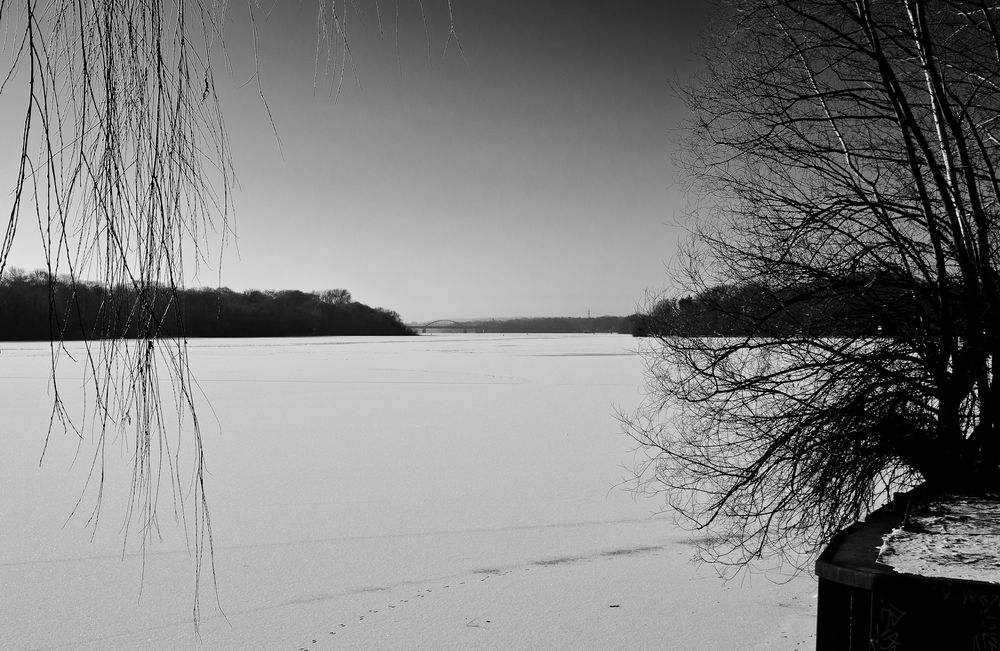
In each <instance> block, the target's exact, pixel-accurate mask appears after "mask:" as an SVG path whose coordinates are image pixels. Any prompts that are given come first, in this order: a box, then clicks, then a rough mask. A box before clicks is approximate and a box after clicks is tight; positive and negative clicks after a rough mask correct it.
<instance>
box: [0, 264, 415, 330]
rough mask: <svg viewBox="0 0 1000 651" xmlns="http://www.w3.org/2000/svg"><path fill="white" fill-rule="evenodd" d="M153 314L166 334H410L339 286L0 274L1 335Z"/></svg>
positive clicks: (125, 325)
mask: <svg viewBox="0 0 1000 651" xmlns="http://www.w3.org/2000/svg"><path fill="white" fill-rule="evenodd" d="M139 291H142V292H143V297H144V300H143V301H139V300H138V298H139V294H138V292H139ZM143 304H145V305H152V306H153V309H152V310H148V309H145V308H143ZM151 315H157V317H156V318H155V319H154V320H155V321H156V327H155V330H156V332H157V333H158V336H164V337H170V336H176V335H178V334H179V333H181V332H183V334H184V335H185V336H187V337H303V336H314V335H412V334H414V332H413V330H411V329H410V328H408V327H406V326H405V325H404V324H403V323H402V321H400V319H399V315H398V314H396V313H395V312H392V311H390V310H386V309H382V308H373V307H369V306H367V305H365V304H364V303H357V302H355V301H353V300H352V298H351V294H350V292H348V291H347V290H343V289H337V290H327V291H324V292H314V293H307V292H301V291H297V290H281V291H257V290H249V291H244V292H235V291H233V290H231V289H227V288H225V287H222V288H218V289H214V288H213V289H208V288H205V289H180V290H177V291H171V290H170V289H169V288H167V287H160V286H155V287H144V288H141V290H137V289H136V288H134V287H131V286H127V285H122V286H118V287H114V288H113V289H111V290H108V289H107V288H106V287H104V286H103V285H101V284H97V283H86V282H77V283H75V284H74V283H71V282H70V281H69V280H67V279H63V278H57V279H51V281H50V278H49V276H48V275H47V274H46V273H45V272H42V271H35V272H31V273H24V272H22V271H20V270H16V269H12V270H9V271H8V272H7V273H5V274H4V275H3V276H2V277H0V340H4V341H23V340H45V339H49V338H50V337H55V338H59V337H61V338H63V339H67V340H75V339H84V338H87V339H102V338H109V337H114V336H118V337H135V336H136V333H137V332H138V327H137V326H138V323H139V322H140V320H142V319H147V323H149V319H153V317H152V316H151Z"/></svg>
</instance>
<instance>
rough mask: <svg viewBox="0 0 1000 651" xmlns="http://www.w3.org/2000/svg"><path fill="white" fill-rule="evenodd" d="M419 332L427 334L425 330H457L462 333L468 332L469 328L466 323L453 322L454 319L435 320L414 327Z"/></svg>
mask: <svg viewBox="0 0 1000 651" xmlns="http://www.w3.org/2000/svg"><path fill="white" fill-rule="evenodd" d="M415 327H416V328H417V329H418V330H420V332H427V329H428V328H430V329H431V330H459V329H461V330H462V332H468V331H469V328H471V327H472V326H470V325H469V324H468V323H462V322H461V321H455V320H454V319H437V320H435V321H430V322H428V323H425V324H424V325H418V326H415Z"/></svg>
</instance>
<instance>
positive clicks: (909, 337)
mask: <svg viewBox="0 0 1000 651" xmlns="http://www.w3.org/2000/svg"><path fill="white" fill-rule="evenodd" d="M731 9H732V10H733V11H732V12H731V13H730V14H729V18H728V19H726V20H724V21H722V23H720V25H719V28H718V31H717V32H716V36H715V37H713V40H712V41H711V42H710V44H709V45H708V46H707V47H706V67H705V73H704V76H703V78H702V79H701V80H699V83H697V84H696V85H694V86H693V87H692V88H690V89H689V90H687V91H686V98H687V101H688V103H689V106H690V108H691V109H692V112H693V116H694V117H693V122H692V125H691V129H690V131H689V136H690V142H689V143H688V144H689V149H688V150H687V151H688V155H687V160H686V161H685V164H686V166H687V169H688V171H689V174H690V179H691V190H692V192H693V193H699V196H700V200H699V203H698V205H699V213H698V214H699V219H698V222H697V226H696V227H695V228H694V237H693V238H692V241H691V244H690V246H689V247H688V248H687V249H686V250H685V254H684V256H683V259H684V264H683V265H682V266H683V270H684V271H683V274H682V277H683V279H684V282H685V283H686V284H687V285H688V287H689V288H690V289H691V291H694V292H695V293H697V294H699V295H700V296H702V297H704V298H705V300H711V293H710V292H707V291H706V290H708V289H709V288H711V287H714V286H717V285H722V284H725V285H727V286H729V287H737V288H741V290H742V291H743V292H744V294H745V293H746V290H747V288H753V291H754V293H755V294H756V295H757V297H758V300H756V301H755V302H756V305H755V307H754V308H753V309H747V308H746V306H745V305H744V306H743V307H740V308H736V307H734V306H733V305H732V304H731V303H726V302H725V301H722V300H719V301H717V302H716V305H715V308H716V309H717V310H719V311H720V312H724V313H726V314H727V315H728V316H729V317H730V319H729V322H730V323H732V322H738V323H739V324H740V326H739V328H738V329H737V332H738V334H734V332H733V331H732V330H730V331H728V332H725V333H713V332H704V331H703V332H699V333H697V334H698V335H701V336H693V334H692V333H690V332H689V333H685V334H683V335H680V334H672V333H671V332H670V328H669V327H667V326H664V327H661V328H659V329H657V328H655V327H654V328H653V330H654V331H655V332H659V333H660V336H659V337H658V339H657V340H656V341H655V343H651V344H649V345H647V346H646V349H645V355H646V359H647V361H648V365H649V371H650V373H649V380H650V384H649V393H648V399H647V401H646V403H645V405H644V407H643V408H641V409H640V410H639V411H638V412H637V413H636V414H634V415H633V416H631V417H629V418H626V419H625V422H626V428H627V431H628V432H629V433H630V434H631V435H632V436H633V437H634V438H635V439H636V440H637V441H638V442H639V443H640V444H641V445H640V448H641V449H642V450H643V451H644V452H645V453H646V456H645V460H646V462H645V463H643V464H642V465H641V467H640V468H639V469H638V475H639V480H640V482H641V484H642V486H644V487H645V488H646V489H648V490H650V491H665V492H666V494H667V495H668V500H669V502H670V504H671V505H672V506H674V507H675V508H676V509H678V510H679V512H680V513H681V514H683V516H685V517H687V518H690V521H691V522H692V523H693V524H694V525H695V526H698V527H707V528H708V529H709V530H710V531H711V532H713V533H714V536H712V537H710V538H709V539H710V540H712V541H713V542H712V543H711V544H709V545H708V546H707V548H706V549H705V552H706V554H705V556H706V557H707V558H708V559H709V560H713V561H717V562H719V563H723V564H734V565H735V566H736V567H744V566H746V565H748V564H751V563H753V562H754V561H755V560H756V559H759V558H762V557H766V556H768V555H769V554H775V553H776V554H778V555H779V556H781V557H785V558H789V559H791V558H795V557H798V558H802V557H801V556H797V555H798V554H800V553H802V552H807V556H806V558H808V553H811V552H815V551H816V550H817V549H818V548H819V547H820V546H821V545H822V544H823V543H825V542H826V541H828V540H829V538H830V537H831V535H832V534H833V533H835V532H836V531H837V530H839V529H841V528H843V527H844V526H846V525H847V524H850V523H851V522H853V521H855V520H856V519H859V518H861V517H863V516H864V515H865V514H866V513H867V512H868V511H869V510H870V509H872V508H873V506H874V505H876V504H877V502H878V501H879V500H880V499H881V498H882V497H883V496H885V495H886V494H888V493H889V492H890V491H892V490H894V489H898V488H900V487H905V486H912V485H915V484H917V483H920V482H926V483H927V484H929V485H930V487H931V488H932V489H934V490H940V491H983V490H989V489H996V488H997V487H998V485H1000V447H998V439H997V436H998V430H997V427H998V415H997V409H1000V395H998V390H1000V389H998V379H1000V376H998V374H1000V368H998V367H997V358H996V355H997V353H998V352H1000V351H998V346H1000V313H998V308H1000V290H998V284H997V283H998V278H997V263H998V261H1000V257H998V255H1000V254H998V249H997V237H998V227H1000V179H998V177H997V173H996V167H997V165H1000V141H998V140H997V136H998V135H1000V134H998V132H997V129H998V125H1000V7H997V6H995V5H994V4H993V3H989V2H984V1H981V0H973V1H959V0H956V1H945V0H940V1H937V0H935V1H932V0H923V1H922V0H895V1H892V2H888V1H887V2H871V1H870V0H747V1H739V2H734V3H733V6H732V7H731ZM661 325H662V324H661ZM713 334H716V335H719V334H725V335H727V336H711V335H713Z"/></svg>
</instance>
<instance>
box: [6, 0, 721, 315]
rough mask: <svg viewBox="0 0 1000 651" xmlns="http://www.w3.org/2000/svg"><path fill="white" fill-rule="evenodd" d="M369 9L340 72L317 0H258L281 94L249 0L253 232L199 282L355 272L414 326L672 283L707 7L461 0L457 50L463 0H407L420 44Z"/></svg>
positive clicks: (621, 303)
mask: <svg viewBox="0 0 1000 651" xmlns="http://www.w3.org/2000/svg"><path fill="white" fill-rule="evenodd" d="M338 4H340V5H341V6H340V9H341V10H342V11H343V10H344V6H343V4H341V3H338ZM357 5H358V7H359V8H360V10H361V11H362V12H364V13H363V14H359V13H357V12H355V11H354V10H353V9H351V10H349V13H348V14H347V19H348V25H347V32H348V42H349V45H350V48H351V53H352V60H353V66H354V73H352V71H351V69H350V68H348V69H347V71H346V74H345V76H344V79H343V82H342V83H338V79H339V68H334V69H332V70H325V69H324V68H326V65H325V62H326V54H325V52H323V53H322V54H321V56H320V59H321V61H320V66H319V67H320V70H319V73H318V75H317V74H316V67H317V66H316V61H317V34H318V27H317V6H318V5H317V3H315V2H299V1H295V0H284V1H282V0H279V1H278V2H254V3H253V6H254V8H255V9H254V11H255V21H254V22H255V24H256V27H257V33H258V40H257V57H256V61H257V70H258V72H259V80H260V90H262V91H263V94H264V97H265V98H266V102H267V104H266V106H265V104H264V102H263V101H262V100H261V98H260V96H259V93H258V87H257V85H256V80H254V81H251V83H245V82H246V81H247V80H248V79H250V78H251V77H252V76H253V73H254V69H255V64H254V61H255V59H254V54H253V39H252V37H251V36H250V34H251V33H252V30H251V26H250V21H249V11H248V5H246V4H242V3H233V4H232V5H231V7H230V15H229V22H228V24H227V27H226V29H227V32H226V39H227V54H228V57H229V61H230V65H231V70H230V71H227V70H225V69H221V70H219V71H217V80H216V83H217V86H218V89H219V93H220V96H221V100H222V106H223V111H224V114H225V118H226V123H227V129H228V135H229V139H230V144H231V147H232V154H233V163H234V166H235V169H236V174H237V181H238V187H237V191H236V194H235V195H234V207H235V213H234V214H235V218H234V222H233V225H234V228H235V237H234V238H233V239H232V240H231V241H230V243H229V245H228V247H227V248H226V249H225V250H224V252H223V253H222V254H221V256H217V257H216V258H215V259H214V260H213V261H211V262H210V264H209V265H207V266H202V267H200V269H199V273H198V274H197V276H196V277H194V276H192V277H190V278H189V279H188V281H187V282H188V284H189V285H193V286H214V285H218V284H221V285H223V286H227V287H230V288H232V289H235V290H245V289H251V288H253V289H300V290H306V291H311V290H321V289H326V288H340V287H342V288H346V289H348V290H350V291H351V293H352V294H353V296H354V298H355V299H356V300H359V301H363V302H365V303H368V304H370V305H373V306H381V307H386V308H389V309H392V310H395V311H397V312H399V313H400V315H401V316H402V317H403V319H404V320H405V321H408V322H426V321H430V320H433V319H439V318H490V317H495V318H503V317H515V316H586V315H587V314H588V312H589V313H591V314H593V315H594V316H597V315H603V314H629V313H631V312H634V311H635V310H636V309H637V308H638V307H642V306H643V305H644V303H645V301H646V296H647V293H649V292H654V293H655V292H658V291H659V290H661V289H663V288H664V287H665V286H667V285H668V278H667V272H666V266H667V265H668V264H669V263H670V261H671V259H672V257H673V255H674V253H675V251H676V246H677V243H678V240H679V238H682V237H683V236H684V224H683V216H684V214H685V199H684V196H683V194H682V193H681V192H680V190H679V189H678V187H677V184H676V180H675V179H674V174H675V172H674V165H673V161H674V157H675V155H676V151H675V150H676V145H675V141H676V138H677V129H678V127H679V126H680V125H681V122H682V120H683V118H684V117H685V110H684V108H683V106H682V105H681V103H680V102H679V100H678V99H677V98H676V97H675V94H674V92H673V91H672V90H671V82H674V81H681V82H683V80H684V79H685V77H686V75H687V74H688V73H689V71H690V70H691V69H692V68H693V67H696V66H697V59H696V57H695V55H694V54H693V48H694V46H695V43H696V39H697V37H698V35H699V33H700V32H701V31H702V30H703V28H704V26H705V22H706V21H705V17H704V16H703V15H702V12H703V11H704V8H703V7H704V3H702V2H698V1H696V0H674V1H669V0H660V1H656V0H608V1H598V0H591V1H583V0H556V1H554V0H546V1H545V2H537V1H528V0H488V1H487V0H479V1H472V0H469V1H463V0H453V3H452V5H453V6H452V14H451V15H452V16H453V17H454V27H455V35H456V36H457V44H456V40H455V38H449V29H448V26H449V10H448V7H447V5H446V3H445V2H444V0H425V1H424V3H423V5H424V16H423V18H422V17H421V12H420V9H419V6H418V3H417V2H406V1H401V2H400V3H399V5H398V6H399V18H398V35H399V36H398V48H397V46H396V43H395V40H396V39H395V37H394V29H393V23H394V22H395V18H394V15H393V14H394V12H395V7H396V5H394V4H393V3H389V2H385V1H384V0H383V2H382V3H381V5H380V6H379V13H380V14H381V16H380V17H381V22H382V27H383V29H382V33H381V34H380V32H379V28H378V23H379V20H378V19H379V16H378V15H377V14H376V10H375V5H374V3H372V2H364V1H359V2H358V3H357ZM347 6H350V3H347ZM458 45H460V47H458ZM446 46H447V48H446ZM355 75H356V77H357V79H355ZM337 88H339V93H338V92H336V90H337ZM268 109H270V113H271V115H272V116H273V120H274V126H275V127H276V130H277V134H278V135H277V137H275V135H274V133H273V132H272V128H271V124H270V120H269V117H268ZM279 141H280V144H279ZM3 169H9V167H4V168H3ZM4 181H5V182H7V183H8V184H9V185H12V181H13V179H11V180H10V181H7V176H6V175H5V176H4ZM18 237H19V241H18V243H17V246H16V248H15V250H14V253H13V254H12V257H11V260H10V264H13V265H16V266H20V267H24V268H28V269H31V268H39V267H42V266H43V258H42V257H41V253H40V248H39V247H38V246H37V243H35V246H33V243H32V241H31V239H32V238H33V237H34V238H35V239H37V233H33V232H32V231H31V230H30V229H23V232H21V233H19V235H18ZM25 239H27V242H24V241H22V240H25Z"/></svg>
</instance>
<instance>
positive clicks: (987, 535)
mask: <svg viewBox="0 0 1000 651" xmlns="http://www.w3.org/2000/svg"><path fill="white" fill-rule="evenodd" d="M998 497H1000V496H990V497H988V498H973V497H959V496H955V495H951V496H947V495H946V496H942V497H940V498H938V499H935V500H933V501H932V502H931V503H930V504H928V506H927V508H926V509H925V510H923V512H921V513H920V514H919V515H914V516H911V517H910V522H909V524H908V525H907V527H906V529H905V530H904V529H903V528H897V529H893V530H892V531H891V532H889V533H887V534H886V535H885V536H884V537H883V544H882V547H881V548H880V549H879V556H878V562H879V563H883V564H885V565H888V566H889V567H891V568H893V569H894V570H895V571H897V572H901V573H904V574H917V575H920V576H929V577H936V578H942V579H965V580H969V581H985V582H988V583H1000V499H997V498H998Z"/></svg>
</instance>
